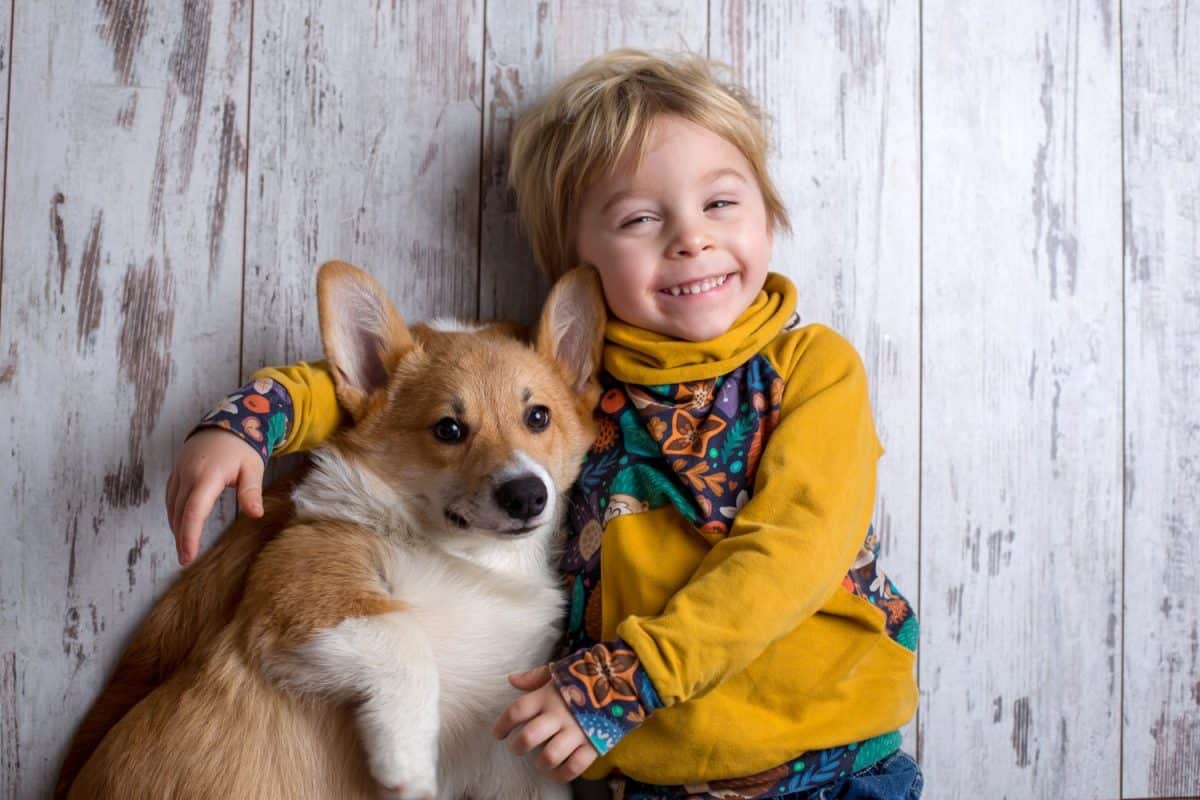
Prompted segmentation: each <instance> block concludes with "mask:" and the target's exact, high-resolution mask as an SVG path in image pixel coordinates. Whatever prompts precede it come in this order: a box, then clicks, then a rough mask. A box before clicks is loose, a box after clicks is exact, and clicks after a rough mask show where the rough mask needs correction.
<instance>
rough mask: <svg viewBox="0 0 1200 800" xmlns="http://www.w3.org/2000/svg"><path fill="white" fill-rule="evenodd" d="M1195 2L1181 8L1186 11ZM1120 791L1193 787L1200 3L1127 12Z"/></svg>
mask: <svg viewBox="0 0 1200 800" xmlns="http://www.w3.org/2000/svg"><path fill="white" fill-rule="evenodd" d="M1189 6H1190V7H1189ZM1121 36H1122V41H1123V44H1124V70H1123V76H1124V90H1125V115H1124V130H1125V291H1126V326H1125V335H1126V340H1125V341H1126V346H1125V381H1126V382H1125V387H1126V390H1125V406H1126V420H1127V423H1126V461H1125V467H1126V488H1125V693H1124V694H1125V704H1124V708H1125V713H1124V726H1123V732H1124V739H1125V744H1124V753H1125V759H1124V770H1123V786H1122V788H1123V790H1124V792H1125V794H1126V795H1127V796H1132V797H1163V796H1173V795H1180V796H1187V795H1192V796H1196V795H1200V601H1198V600H1197V595H1196V592H1195V591H1194V587H1195V586H1196V585H1197V583H1198V582H1200V536H1198V533H1197V532H1198V531H1200V405H1198V404H1197V402H1196V395H1197V392H1198V391H1200V9H1198V8H1196V6H1195V5H1194V4H1189V3H1186V2H1162V1H1153V0H1141V1H1140V2H1127V3H1125V4H1124V8H1123V11H1122V31H1121Z"/></svg>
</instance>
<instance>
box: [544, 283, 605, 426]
mask: <svg viewBox="0 0 1200 800" xmlns="http://www.w3.org/2000/svg"><path fill="white" fill-rule="evenodd" d="M607 318H608V315H607V312H606V310H605V306H604V292H603V290H602V289H601V287H600V276H599V275H598V274H596V270H595V269H593V268H592V267H576V268H575V269H573V270H571V271H570V272H568V273H567V274H566V275H563V276H562V277H561V278H559V279H558V281H557V282H556V283H555V284H554V286H553V287H552V288H551V289H550V296H549V297H548V298H546V305H544V306H543V307H542V316H541V319H540V320H539V321H538V324H537V332H536V334H535V336H534V346H535V347H536V348H537V351H538V352H539V353H541V354H542V355H545V356H549V357H550V358H553V359H555V360H556V361H558V363H559V365H560V366H561V367H562V369H563V371H564V373H565V374H566V375H567V379H568V380H569V381H570V382H571V387H572V388H573V389H574V390H575V391H577V392H579V393H580V395H581V396H582V398H583V400H584V402H586V403H587V404H588V407H589V409H590V408H591V407H592V406H594V405H595V404H596V401H597V400H599V399H600V384H599V382H598V380H597V376H598V375H599V373H600V365H601V361H600V354H601V352H602V351H603V349H604V324H605V322H606V321H607Z"/></svg>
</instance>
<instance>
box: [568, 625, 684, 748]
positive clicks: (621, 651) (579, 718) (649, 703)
mask: <svg viewBox="0 0 1200 800" xmlns="http://www.w3.org/2000/svg"><path fill="white" fill-rule="evenodd" d="M550 676H551V678H552V679H553V680H554V683H555V685H556V686H557V687H558V691H559V694H560V695H562V698H563V700H565V701H566V704H567V708H568V709H570V711H571V714H572V715H574V717H575V720H576V722H578V723H579V726H580V727H581V728H583V732H584V733H585V734H586V735H587V737H588V741H590V742H591V743H592V746H593V747H595V748H596V752H597V753H599V754H600V755H604V754H605V753H607V752H608V751H609V750H611V749H612V748H613V747H614V746H615V745H616V744H617V742H619V741H620V740H621V739H623V738H624V737H625V735H626V734H628V733H629V732H630V731H632V730H633V729H634V728H636V727H637V726H638V725H641V724H642V723H643V722H645V721H646V718H647V717H649V716H650V715H651V714H652V713H653V712H654V711H655V710H656V709H659V708H662V706H663V703H662V700H661V699H659V696H658V692H657V691H655V689H654V684H653V683H652V682H651V681H650V676H649V675H648V674H647V673H646V671H645V670H644V669H642V666H641V661H640V660H639V659H638V657H637V653H635V652H634V650H633V648H632V647H630V646H629V645H628V644H626V643H625V642H623V641H621V640H620V639H617V640H614V641H612V642H601V643H599V644H595V645H593V646H591V647H588V648H584V649H582V650H579V651H577V652H575V653H572V654H571V655H569V656H567V657H566V658H563V659H560V660H559V661H555V662H553V663H552V664H550Z"/></svg>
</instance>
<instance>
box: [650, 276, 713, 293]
mask: <svg viewBox="0 0 1200 800" xmlns="http://www.w3.org/2000/svg"><path fill="white" fill-rule="evenodd" d="M728 277H729V276H728V275H722V276H720V277H719V278H705V279H703V280H700V281H697V282H696V283H687V284H680V285H679V286H672V287H671V288H670V289H664V290H663V291H664V292H667V293H669V294H671V295H673V296H675V297H678V296H679V295H681V294H704V293H705V292H711V291H712V290H713V289H716V288H717V287H718V286H722V285H724V283H725V280H726V279H727V278H728Z"/></svg>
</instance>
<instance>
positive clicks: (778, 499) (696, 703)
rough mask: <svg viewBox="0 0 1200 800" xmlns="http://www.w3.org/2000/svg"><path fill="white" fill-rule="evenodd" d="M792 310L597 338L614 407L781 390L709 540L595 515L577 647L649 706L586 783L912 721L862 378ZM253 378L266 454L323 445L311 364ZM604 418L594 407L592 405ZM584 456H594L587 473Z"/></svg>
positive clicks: (835, 344) (729, 763)
mask: <svg viewBox="0 0 1200 800" xmlns="http://www.w3.org/2000/svg"><path fill="white" fill-rule="evenodd" d="M794 305H795V290H794V288H793V287H792V285H791V284H790V283H789V282H788V281H787V279H786V278H783V277H781V276H778V275H771V276H770V277H769V278H768V282H767V285H766V287H765V289H764V291H763V292H762V293H761V294H760V296H759V298H758V299H757V300H756V301H755V303H754V304H753V305H752V306H751V307H750V308H749V309H748V310H747V311H746V312H745V313H744V314H743V315H742V316H741V318H739V320H738V321H737V322H736V323H735V324H734V326H733V327H732V328H731V329H730V331H729V332H728V333H726V334H725V335H723V336H721V337H719V338H717V339H715V340H712V341H709V342H703V343H691V342H683V341H678V340H672V339H668V338H666V337H663V336H661V335H658V334H654V333H651V332H648V331H645V330H640V329H637V328H633V327H631V326H629V325H625V324H623V323H620V322H616V321H614V322H611V323H610V324H609V327H608V329H607V340H608V341H607V345H606V349H605V356H604V366H605V370H606V375H605V379H606V381H607V382H608V383H607V385H609V386H615V387H620V386H624V387H625V389H626V393H625V394H624V395H623V397H625V398H626V399H627V400H628V399H632V400H634V401H635V402H637V403H639V404H642V405H644V404H646V403H648V402H649V403H651V404H652V403H653V402H656V401H652V400H651V401H647V400H646V399H645V397H647V396H648V395H646V393H645V392H644V391H642V390H641V389H638V390H637V391H634V388H633V387H658V388H662V387H663V385H666V384H679V385H681V386H688V387H693V388H694V387H696V386H699V387H700V390H701V391H705V389H704V387H705V386H708V387H709V390H710V391H711V390H712V389H714V387H715V388H716V389H719V388H720V386H721V381H722V380H725V379H726V377H727V376H728V375H729V373H731V371H734V370H735V369H737V368H738V367H743V366H746V365H747V364H748V362H754V364H752V365H751V366H754V367H755V368H756V369H758V370H759V372H761V373H763V374H765V375H767V376H768V378H770V379H772V380H774V378H779V379H782V380H781V381H776V382H774V383H772V384H771V385H770V386H769V387H767V388H766V389H765V390H764V392H763V398H756V399H755V401H754V402H755V403H758V402H760V399H763V400H766V401H767V402H769V401H770V400H772V399H773V400H774V405H773V409H774V411H772V412H770V413H772V414H773V416H772V418H771V425H770V428H771V430H770V431H768V433H769V439H765V447H764V448H763V449H762V450H761V453H759V454H757V455H758V457H759V460H758V463H757V472H756V474H755V475H753V482H752V485H746V486H744V487H743V488H742V491H743V492H744V494H742V492H739V494H741V495H742V496H741V497H740V498H739V497H737V496H733V495H730V496H728V498H727V502H729V503H730V505H729V506H728V508H727V511H728V512H729V513H727V514H726V515H725V516H726V517H729V516H732V521H731V522H730V523H729V524H728V525H725V526H724V527H722V526H721V525H720V524H719V523H716V524H713V523H709V524H705V523H704V520H703V517H704V513H703V512H704V511H705V510H706V509H703V508H702V506H703V505H704V504H705V502H706V501H705V500H703V499H700V500H699V504H700V505H699V506H698V507H697V508H698V509H699V510H697V511H695V512H689V511H688V506H687V505H686V504H685V503H684V502H683V501H678V502H661V503H658V504H655V503H653V502H650V503H645V502H643V503H641V504H640V505H639V504H638V503H637V502H635V501H634V500H630V499H629V498H627V497H625V496H623V495H622V496H616V497H617V499H618V501H620V502H627V503H631V504H632V505H633V506H634V507H633V508H632V509H630V508H621V509H615V508H614V507H612V506H609V510H608V511H607V512H606V513H605V514H604V519H603V529H602V537H601V538H600V539H599V542H598V544H596V543H593V545H594V546H595V552H594V553H593V555H594V557H595V558H598V559H599V561H598V564H597V563H593V564H592V565H591V566H592V567H593V568H595V567H598V569H596V570H595V572H596V574H597V575H598V576H599V577H598V580H599V582H600V583H601V584H602V591H600V592H599V603H598V604H597V605H598V609H597V610H598V612H599V613H598V614H592V613H591V612H592V609H591V608H589V609H588V611H589V614H591V615H592V616H593V617H595V618H596V620H595V621H597V622H598V628H599V630H593V631H592V632H591V633H592V635H591V636H584V635H582V634H581V635H580V637H579V641H582V642H585V643H588V644H590V643H591V642H592V641H601V642H617V643H620V644H622V645H627V646H628V647H629V648H632V650H633V651H634V653H635V654H636V662H637V668H636V671H635V672H633V673H630V675H631V676H632V677H634V678H635V679H638V680H642V681H643V682H644V680H645V678H646V677H648V679H649V681H650V683H651V684H652V687H653V688H652V689H647V690H646V693H648V694H650V695H655V694H656V697H655V699H654V702H653V703H652V704H648V705H646V706H645V707H644V708H641V709H639V710H638V712H637V713H638V714H639V715H640V714H643V713H644V714H645V715H646V716H645V719H644V720H641V719H638V720H635V722H636V724H634V725H633V726H632V727H629V726H628V724H626V728H627V729H626V730H624V731H622V732H621V734H620V735H619V737H617V738H619V743H618V744H617V746H615V747H612V749H611V750H608V751H607V752H606V753H605V754H604V755H603V756H602V757H601V758H600V759H599V760H598V761H597V762H596V763H595V764H594V765H593V766H592V768H591V769H590V770H589V771H588V773H587V777H590V778H595V777H599V776H602V775H604V774H607V773H608V772H610V771H611V770H613V769H614V768H615V769H619V770H620V771H621V772H622V773H623V774H625V775H628V776H630V777H633V778H635V779H637V780H640V781H644V782H647V783H656V784H684V783H688V784H695V783H698V782H701V781H706V780H714V779H721V778H733V777H737V776H747V775H752V774H756V773H759V772H761V771H764V770H768V769H770V768H775V767H778V766H779V765H781V764H785V763H787V762H789V760H792V759H795V758H796V757H797V756H798V755H800V754H803V753H806V752H811V751H821V750H825V749H828V748H834V747H838V746H846V745H851V746H853V743H861V742H865V741H868V740H871V739H872V738H873V737H878V736H880V735H882V734H887V733H889V732H892V731H895V730H896V729H897V728H899V727H900V726H902V725H904V724H905V723H907V722H908V721H909V720H910V719H911V718H912V715H913V713H914V711H915V708H916V703H917V687H916V682H915V679H914V677H913V664H914V654H913V651H912V650H911V649H909V647H906V646H904V645H902V644H900V643H898V642H897V641H896V639H895V638H894V637H895V636H896V631H895V630H894V629H891V628H890V627H889V616H894V614H895V613H896V610H897V609H898V608H902V609H907V604H906V603H904V601H903V598H902V597H901V596H900V595H899V593H898V592H896V591H895V587H894V586H892V585H891V583H890V581H887V580H886V578H884V577H883V575H882V572H878V570H877V566H876V565H875V563H874V554H873V552H872V549H873V548H872V545H873V544H874V542H873V541H871V540H869V538H868V530H869V525H870V518H871V514H872V510H873V505H874V501H875V468H876V462H877V460H878V458H879V456H880V455H881V454H882V448H881V447H880V445H879V441H878V439H877V437H876V434H875V428H874V424H873V422H872V417H871V409H870V404H869V398H868V387H867V379H866V374H865V371H864V369H863V366H862V362H861V360H860V359H859V357H858V354H857V353H856V352H855V351H854V349H853V347H852V346H851V345H850V344H849V343H848V342H846V340H845V339H843V338H842V337H841V336H839V335H838V334H836V333H835V332H833V331H831V330H829V329H828V328H825V327H822V326H819V325H810V326H806V327H802V328H798V329H788V330H785V326H787V323H788V321H789V319H791V318H792V316H793V310H794ZM266 377H269V378H271V379H273V380H275V381H276V382H278V383H279V384H281V385H282V386H283V387H284V388H286V389H287V391H288V393H289V394H290V395H291V399H292V403H293V411H294V419H293V421H292V425H291V428H290V430H289V434H288V437H287V440H286V443H285V446H284V447H282V448H279V449H277V450H276V452H295V451H301V450H307V449H310V448H311V447H314V446H316V445H317V444H319V443H320V442H321V441H323V440H324V439H325V438H327V437H328V436H329V435H330V434H331V433H332V432H333V430H334V429H335V428H336V427H337V425H338V423H339V421H340V412H339V410H338V406H337V401H336V398H335V396H334V392H333V385H332V381H331V379H330V378H329V375H328V371H327V368H326V367H325V365H324V364H321V363H317V364H312V365H309V364H298V365H295V366H291V367H284V368H277V369H266V370H262V371H260V372H259V373H256V375H255V378H266ZM706 382H707V383H706ZM772 390H773V391H774V392H775V393H777V395H778V396H776V397H774V398H771V397H770V395H771V392H772ZM639 397H640V398H641V399H640V400H639V399H638V398H639ZM710 399H711V398H710ZM605 402H609V403H613V402H614V395H612V394H611V393H606V394H605V395H604V397H603V398H602V400H601V406H604V404H605ZM601 414H602V411H601V409H598V410H597V415H598V416H601ZM614 419H615V417H614ZM621 424H623V425H625V424H628V423H627V421H626V422H623V423H621ZM652 426H653V423H652ZM602 429H603V428H602ZM670 433H671V432H670V431H667V432H666V433H663V434H662V435H661V436H660V437H659V439H660V440H661V441H666V438H669V435H670ZM638 435H639V436H640V435H641V434H638ZM625 438H628V437H625ZM693 439H694V436H693ZM689 441H692V440H691V439H689ZM761 443H762V442H761V441H760V444H761ZM606 444H607V443H606ZM626 444H628V442H626ZM693 444H694V441H693ZM672 446H673V445H672ZM703 450H704V448H703V446H701V447H700V451H699V452H700V453H701V455H703ZM668 452H669V450H664V453H668ZM597 458H598V452H597V451H595V450H594V451H593V453H592V454H591V455H590V456H589V461H590V462H591V461H595V460H596V459H597ZM663 458H664V463H667V462H670V461H671V460H672V459H671V456H669V455H665V456H664V457H663ZM744 460H749V459H744ZM676 466H677V468H678V464H677V465H676ZM586 474H587V469H586V468H585V476H586ZM728 476H729V477H730V478H732V477H733V473H732V472H729V475H728ZM681 480H682V482H683V483H685V484H686V478H682V479H681ZM708 486H709V489H710V490H711V488H712V484H709V485H708ZM605 491H606V490H602V491H601V492H600V494H601V495H605ZM673 491H676V490H674V489H668V494H669V493H670V492H673ZM676 493H677V494H678V492H676ZM614 496H615V495H612V494H611V493H610V494H608V495H605V502H609V501H611V500H612V498H613V497H614ZM739 506H740V507H739ZM614 510H615V511H616V513H614ZM735 510H736V514H735V515H734V513H733V512H734V511H735ZM707 511H709V512H712V509H711V508H709V509H707ZM631 512H632V513H631ZM709 518H710V519H712V518H718V519H719V515H717V514H715V513H711V514H710V515H709ZM698 523H699V524H698ZM579 533H580V531H578V530H575V531H573V535H574V536H578V535H579ZM865 538H868V541H866V542H864V539H865ZM864 545H866V546H864ZM591 547H592V545H589V548H591ZM595 558H594V559H593V562H594V561H595ZM864 576H865V578H864ZM877 578H878V580H876V579H877ZM868 583H869V584H870V585H871V586H874V590H872V589H870V588H869V587H868ZM881 587H882V588H881ZM903 613H904V614H907V616H908V617H911V610H907V611H905V612H903ZM911 622H912V623H913V626H914V629H915V619H913V620H911ZM593 627H596V626H595V625H593ZM913 635H914V636H915V633H914V634H913ZM901 638H903V637H901ZM910 646H911V645H910ZM569 661H570V660H569ZM578 662H579V657H578V656H577V657H576V658H575V659H574V660H573V662H572V663H578ZM564 674H565V673H564ZM587 705H591V704H590V703H589V704H587ZM627 705H630V706H636V705H637V704H636V703H631V704H627ZM618 712H620V709H619V708H618V710H617V712H614V713H618ZM625 723H627V720H626V721H623V724H625ZM585 730H588V727H587V726H586V725H585ZM591 733H592V731H591V730H589V734H591ZM593 741H594V742H596V737H595V736H593ZM597 744H598V749H601V751H602V752H603V751H604V750H605V749H606V748H605V747H603V746H602V745H601V744H600V743H597Z"/></svg>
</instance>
